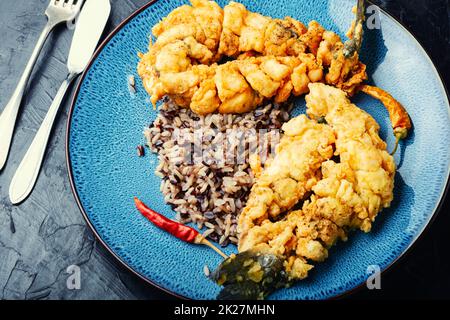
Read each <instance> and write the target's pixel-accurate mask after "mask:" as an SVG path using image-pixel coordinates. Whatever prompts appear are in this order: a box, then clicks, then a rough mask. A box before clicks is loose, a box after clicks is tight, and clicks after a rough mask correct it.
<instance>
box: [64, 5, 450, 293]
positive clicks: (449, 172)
mask: <svg viewBox="0 0 450 320" xmlns="http://www.w3.org/2000/svg"><path fill="white" fill-rule="evenodd" d="M157 1H158V0H150V1H149V2H148V3H146V4H144V5H143V6H141V7H140V8H138V9H136V10H135V11H134V12H133V13H131V14H130V15H129V16H128V17H127V18H125V19H124V20H123V21H122V22H121V23H119V24H118V25H117V26H116V27H115V28H114V29H113V30H112V31H111V32H110V33H109V34H108V36H107V37H106V38H105V39H104V40H103V41H102V42H101V44H100V45H99V46H98V48H97V50H96V51H95V53H94V55H93V56H92V58H91V60H90V61H89V63H88V66H87V67H86V69H85V70H84V72H83V74H82V75H81V77H80V79H79V80H78V82H77V86H76V89H75V92H74V94H73V97H72V101H71V103H70V108H69V113H68V118H67V124H66V139H65V144H66V166H67V171H68V176H69V182H70V188H71V190H72V193H73V195H74V198H75V201H76V203H77V206H78V208H79V210H80V212H81V214H82V216H83V218H84V220H85V221H86V224H87V225H88V227H89V229H91V231H92V233H93V234H94V236H95V237H96V239H97V240H98V241H99V242H100V243H101V244H102V246H103V247H104V248H105V249H106V250H107V251H108V252H109V253H110V254H111V255H112V256H113V257H114V258H115V259H116V260H117V261H119V262H120V264H121V265H123V266H124V267H125V268H126V269H128V270H129V271H131V272H132V273H133V274H134V275H136V276H138V277H139V278H140V279H142V280H144V281H145V282H147V283H149V284H151V285H152V286H154V287H156V288H158V289H160V290H162V291H164V292H166V293H168V294H170V295H172V296H174V297H176V298H179V299H184V300H190V298H188V297H186V296H183V295H180V294H178V293H176V292H173V291H171V290H169V289H167V288H165V287H163V286H161V285H159V284H157V283H155V282H153V281H152V280H151V279H149V278H147V277H145V276H143V275H142V274H140V273H139V272H138V271H136V270H135V269H133V268H132V267H131V266H129V265H128V264H127V263H126V262H125V261H124V260H123V259H122V258H121V257H120V256H119V255H118V254H116V253H115V252H114V251H113V250H112V249H111V248H110V247H109V245H108V244H107V243H106V242H105V241H104V240H103V239H102V238H101V236H100V235H99V233H98V232H97V230H96V228H95V226H94V225H93V223H92V222H91V220H90V219H89V216H88V215H87V213H86V210H85V209H84V207H83V205H82V203H81V200H80V196H79V195H78V192H77V189H76V186H75V179H74V175H73V171H72V164H71V158H70V151H69V146H70V128H71V124H72V116H73V111H74V109H75V104H76V102H77V99H78V95H79V93H80V90H81V85H82V84H83V82H84V79H85V78H86V75H87V74H88V72H89V70H90V68H91V67H92V65H93V64H94V62H95V61H96V59H97V58H98V56H99V55H100V53H101V52H102V51H103V49H104V48H105V47H106V46H107V45H108V44H109V42H110V41H111V40H112V38H113V37H114V36H115V35H116V34H117V33H118V32H119V31H121V30H122V28H124V27H125V26H126V25H127V24H128V23H129V22H130V21H131V20H132V19H134V18H135V17H136V16H138V15H139V14H140V13H142V12H143V11H145V10H146V9H148V8H149V7H150V6H152V5H153V4H155V3H156V2H157ZM367 2H369V3H370V4H371V5H375V6H376V7H377V8H378V10H379V11H380V12H382V13H383V14H385V15H386V16H387V17H388V18H390V19H391V20H392V21H394V22H395V23H396V24H397V25H398V26H399V27H400V28H402V29H403V30H404V31H405V32H406V33H407V34H409V36H411V38H412V39H413V40H414V41H415V42H416V44H417V47H419V48H420V49H421V50H422V51H423V52H424V53H425V56H426V57H427V58H428V60H429V61H430V62H431V65H432V67H433V69H434V72H435V73H436V75H437V76H438V78H439V80H440V83H441V86H442V88H443V91H444V92H445V94H446V97H447V104H450V94H449V91H448V89H447V87H446V83H445V81H444V79H443V77H442V74H441V72H440V71H439V70H438V69H437V68H436V64H435V63H434V61H433V58H432V57H431V55H430V54H429V53H428V51H427V50H426V49H425V48H424V46H423V45H422V43H421V42H420V41H419V39H417V37H416V36H415V35H414V33H413V32H412V31H411V30H410V29H409V28H408V27H407V26H405V25H403V23H401V22H400V21H399V20H398V19H397V18H396V17H395V16H393V15H391V14H390V13H389V12H387V11H386V10H384V9H382V8H380V7H379V6H377V5H376V4H374V3H372V2H371V1H370V0H368V1H367ZM447 111H448V112H449V114H450V109H448V110H447ZM449 189H450V166H449V167H448V168H447V177H446V183H445V187H444V188H443V190H442V193H441V195H440V199H439V203H438V204H437V205H436V206H435V208H434V209H433V213H432V214H431V216H430V218H429V219H428V221H427V222H426V223H424V226H423V228H422V230H420V232H418V233H417V235H416V236H415V237H414V238H413V239H412V241H411V243H410V244H409V245H408V247H406V248H405V249H404V250H403V252H402V253H401V254H399V255H398V257H396V258H395V259H394V260H393V261H392V262H391V263H390V264H389V265H388V266H387V267H385V268H384V269H383V270H381V274H385V273H386V272H388V271H390V270H391V269H392V267H393V266H394V265H395V264H397V263H398V262H399V261H400V260H401V259H403V258H404V257H405V256H407V255H408V254H410V253H411V251H412V249H413V247H414V246H415V244H416V243H417V242H418V241H419V240H420V239H422V238H423V236H424V235H425V234H426V233H427V232H428V231H429V230H430V226H431V225H432V224H433V222H434V221H435V219H436V217H437V216H438V214H439V213H440V212H441V209H442V204H443V203H444V199H445V198H446V196H447V195H448V192H449ZM363 286H364V282H362V283H361V284H359V285H357V286H355V287H354V288H353V289H350V290H347V291H345V292H343V293H341V294H338V295H335V296H332V297H330V298H329V299H339V298H344V297H346V296H349V295H351V294H353V293H355V292H357V291H359V290H361V289H362V287H363Z"/></svg>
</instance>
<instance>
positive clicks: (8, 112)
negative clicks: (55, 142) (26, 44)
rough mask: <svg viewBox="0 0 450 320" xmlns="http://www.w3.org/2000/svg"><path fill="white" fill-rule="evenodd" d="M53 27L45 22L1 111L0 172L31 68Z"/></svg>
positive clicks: (51, 23) (52, 23)
mask: <svg viewBox="0 0 450 320" xmlns="http://www.w3.org/2000/svg"><path fill="white" fill-rule="evenodd" d="M54 27H55V23H54V22H52V21H48V22H47V24H46V26H45V28H44V30H43V31H42V33H41V35H40V37H39V40H38V42H37V44H36V47H35V48H34V50H33V53H32V54H31V58H30V60H29V61H28V63H27V66H26V67H25V70H24V72H23V74H22V76H21V77H20V80H19V83H18V84H17V87H16V89H15V90H14V93H13V95H12V97H11V99H10V100H9V102H8V104H7V105H6V107H5V108H4V109H3V112H2V113H1V114H0V170H2V168H3V166H4V165H5V162H6V159H7V158H8V153H9V148H10V145H11V140H12V136H13V133H14V126H15V123H16V119H17V113H18V111H19V107H20V103H21V102H22V98H23V94H24V92H25V88H26V86H27V82H28V79H29V78H30V75H31V72H32V71H33V67H34V65H35V64H36V60H37V58H38V57H39V54H40V52H41V50H42V47H43V46H44V43H45V40H46V39H47V37H48V35H49V34H50V32H51V31H52V30H53V28H54Z"/></svg>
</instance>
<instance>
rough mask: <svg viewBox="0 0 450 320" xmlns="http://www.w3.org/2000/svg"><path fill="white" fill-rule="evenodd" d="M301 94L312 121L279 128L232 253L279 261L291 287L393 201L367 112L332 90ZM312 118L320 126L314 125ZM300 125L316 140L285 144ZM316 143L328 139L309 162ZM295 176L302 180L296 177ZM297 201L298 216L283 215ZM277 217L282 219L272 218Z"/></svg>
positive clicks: (316, 87)
mask: <svg viewBox="0 0 450 320" xmlns="http://www.w3.org/2000/svg"><path fill="white" fill-rule="evenodd" d="M309 90H310V93H309V94H308V95H307V96H306V102H307V114H308V116H309V117H310V118H311V119H312V120H309V119H307V118H306V117H305V116H304V115H302V116H299V117H297V118H294V119H292V120H291V121H289V122H288V123H286V124H285V127H283V129H284V130H285V136H284V137H283V138H282V139H281V142H280V147H279V148H278V149H277V154H276V156H275V158H274V159H273V162H272V163H270V165H269V166H268V167H267V168H264V169H263V170H262V171H260V172H259V173H258V175H259V176H258V178H257V180H256V183H255V185H254V186H253V188H252V190H251V193H250V196H249V200H248V202H247V205H246V207H245V208H244V210H243V212H242V213H241V216H240V218H239V221H238V231H239V232H240V234H239V252H245V251H248V250H252V251H253V252H261V253H263V254H273V255H277V256H281V257H284V259H285V271H286V272H287V273H288V274H289V276H290V278H291V279H297V280H299V279H303V278H305V277H306V276H307V274H308V271H309V270H310V269H311V268H312V266H313V263H314V262H320V261H323V260H325V259H326V258H327V257H328V250H329V249H330V248H331V247H332V246H333V245H334V244H335V243H336V242H337V241H339V240H343V241H345V240H346V239H347V236H348V232H349V231H350V230H353V229H359V230H361V231H364V232H369V231H370V230H371V227H372V223H373V222H374V220H375V218H376V216H377V214H378V213H379V212H380V211H381V210H382V209H384V208H387V207H389V206H390V203H391V201H392V199H393V188H394V176H395V171H396V167H395V162H394V160H393V157H392V156H391V155H389V154H388V152H387V151H386V143H385V142H384V141H383V140H382V139H381V138H380V136H379V134H378V132H379V125H378V124H377V122H376V121H375V120H374V119H373V118H372V117H371V116H370V115H369V114H368V113H366V112H365V111H363V110H361V109H360V108H358V107H357V106H356V105H354V104H352V103H351V102H350V101H349V99H348V97H347V95H346V93H345V92H344V91H342V90H339V89H337V88H334V87H331V86H327V85H325V84H322V83H312V84H310V85H309ZM318 119H324V120H325V122H326V124H321V125H319V124H318V123H316V122H315V121H316V120H318ZM300 123H302V125H301V124H300ZM306 123H307V124H308V125H310V126H321V127H319V128H320V130H319V132H321V133H322V135H320V134H317V137H316V138H315V139H314V138H313V137H308V139H303V140H302V139H300V140H298V144H295V142H293V141H291V140H286V139H289V137H295V136H296V134H297V133H299V132H301V131H302V130H304V128H305V124H306ZM319 136H321V137H322V139H325V137H327V136H330V137H333V138H332V139H328V145H325V146H326V149H325V150H327V154H326V156H321V157H317V155H318V154H320V152H318V150H319V149H320V148H318V146H324V145H320V144H318V142H317V141H318V140H317V139H318V137H319ZM315 148H316V149H317V151H316V152H312V151H314V150H315ZM330 149H331V150H330ZM332 156H333V157H332ZM306 159H310V161H306ZM311 164H313V165H312V166H311ZM298 168H302V169H301V170H300V171H299V169H298ZM298 172H303V173H305V175H303V176H302V177H298V176H297V174H298ZM286 177H288V178H286ZM290 179H292V180H293V181H291V180H290ZM301 182H303V184H301ZM300 185H302V186H304V187H303V189H302V188H299V186H300ZM305 186H306V187H305ZM299 190H300V192H299ZM300 200H304V203H303V204H302V207H301V210H294V211H290V212H289V209H290V208H292V206H294V204H296V203H297V202H298V201H300ZM282 212H285V213H286V214H285V215H284V216H281V217H282V218H281V219H280V213H282Z"/></svg>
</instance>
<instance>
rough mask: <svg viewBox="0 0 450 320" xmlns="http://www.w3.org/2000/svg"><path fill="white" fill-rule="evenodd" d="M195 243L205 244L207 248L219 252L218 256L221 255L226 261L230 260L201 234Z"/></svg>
mask: <svg viewBox="0 0 450 320" xmlns="http://www.w3.org/2000/svg"><path fill="white" fill-rule="evenodd" d="M194 242H195V243H198V244H203V245H205V246H208V247H210V248H211V249H213V250H214V251H215V252H217V253H218V254H220V255H221V256H222V257H223V258H224V259H228V256H227V255H226V254H225V253H223V252H222V251H221V250H220V249H219V248H217V247H216V246H215V245H213V244H212V243H211V242H209V241H208V240H206V238H205V237H203V236H202V235H201V234H199V235H197V237H195V241H194Z"/></svg>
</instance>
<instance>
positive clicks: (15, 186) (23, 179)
mask: <svg viewBox="0 0 450 320" xmlns="http://www.w3.org/2000/svg"><path fill="white" fill-rule="evenodd" d="M76 76H77V74H76V73H70V74H69V75H68V76H67V78H66V80H64V82H63V83H62V85H61V87H60V88H59V90H58V93H57V94H56V96H55V98H54V100H53V102H52V105H51V106H50V108H49V110H48V112H47V115H46V116H45V118H44V121H43V122H42V124H41V126H40V128H39V130H38V132H37V133H36V136H35V137H34V139H33V142H32V143H31V145H30V147H29V148H28V151H27V153H26V154H25V156H24V158H23V159H22V162H21V163H20V165H19V167H18V168H17V170H16V173H15V174H14V177H13V179H12V181H11V185H10V186H9V197H10V199H11V202H12V203H13V204H18V203H20V202H22V201H23V200H25V199H26V198H27V197H28V195H29V194H30V193H31V191H32V190H33V187H34V185H35V183H36V180H37V177H38V175H39V171H40V169H41V165H42V160H43V159H44V155H45V150H46V148H47V143H48V140H49V137H50V133H51V131H52V127H53V123H54V122H55V118H56V115H57V114H58V110H59V107H60V105H61V102H62V100H63V98H64V96H65V94H66V91H67V88H68V87H69V85H70V84H71V82H72V80H73V79H75V77H76Z"/></svg>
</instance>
